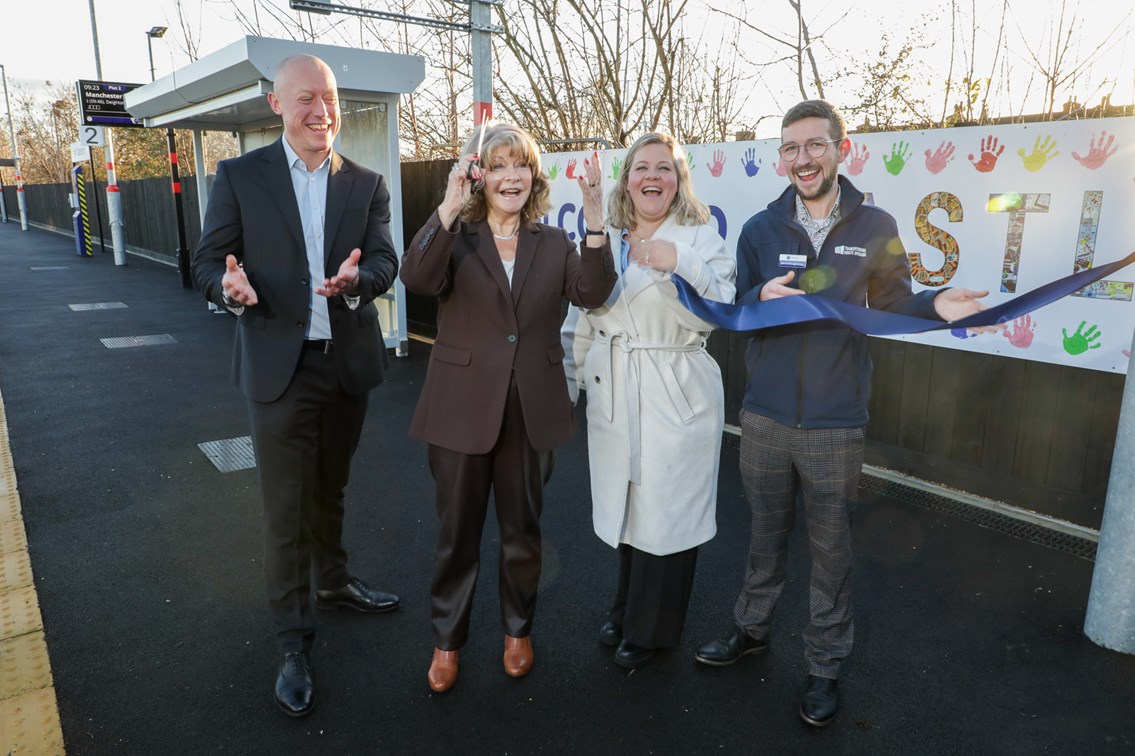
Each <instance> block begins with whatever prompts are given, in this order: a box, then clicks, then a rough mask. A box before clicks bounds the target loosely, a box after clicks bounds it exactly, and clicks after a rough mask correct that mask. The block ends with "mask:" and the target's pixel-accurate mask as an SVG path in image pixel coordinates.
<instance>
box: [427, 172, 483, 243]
mask: <svg viewBox="0 0 1135 756" xmlns="http://www.w3.org/2000/svg"><path fill="white" fill-rule="evenodd" d="M478 158H479V156H477V155H462V156H461V157H460V158H458V159H457V162H455V163H454V164H453V168H452V169H451V170H450V171H449V182H448V183H447V184H446V185H445V197H444V198H443V199H442V201H441V204H440V205H439V206H438V208H437V214H438V217H439V218H440V219H441V223H442V225H443V226H445V227H446V228H449V227H450V226H452V225H453V220H454V218H456V217H457V215H458V214H459V213H460V212H461V208H463V207H465V203H466V202H468V201H469V193H470V192H472V191H473V187H474V186H475V184H476V182H478V181H480V180H481V178H482V175H481V166H480V165H479V164H478V162H477V161H478Z"/></svg>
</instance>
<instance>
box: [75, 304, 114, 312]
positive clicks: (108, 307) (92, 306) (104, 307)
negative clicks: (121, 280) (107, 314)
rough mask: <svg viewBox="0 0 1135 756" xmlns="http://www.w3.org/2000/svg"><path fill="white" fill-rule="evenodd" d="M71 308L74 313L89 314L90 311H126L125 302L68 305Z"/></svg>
mask: <svg viewBox="0 0 1135 756" xmlns="http://www.w3.org/2000/svg"><path fill="white" fill-rule="evenodd" d="M67 306H68V307H70V308H71V311H72V312H88V311H90V310H124V309H126V304H125V303H124V302H93V303H91V304H73V305H67Z"/></svg>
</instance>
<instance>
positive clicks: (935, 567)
mask: <svg viewBox="0 0 1135 756" xmlns="http://www.w3.org/2000/svg"><path fill="white" fill-rule="evenodd" d="M0 282H2V288H3V291H4V297H3V299H0V392H2V400H3V409H4V417H3V420H2V421H0V431H3V433H0V435H2V436H3V444H2V445H0V462H3V461H4V460H5V459H6V458H7V455H6V453H5V452H7V451H8V450H9V449H10V458H11V463H9V464H8V465H7V467H5V468H4V474H3V475H2V476H0V550H2V552H3V558H2V561H0V564H2V565H3V566H2V568H0V578H2V580H0V675H2V677H0V754H3V753H8V752H12V753H15V754H27V753H59V752H61V750H62V746H61V742H62V744H65V746H66V751H67V752H68V753H72V754H88V753H89V754H170V753H175V754H180V753H187V754H194V753H204V752H218V751H220V752H228V753H240V754H257V753H264V754H269V753H270V754H282V753H304V754H309V753H329V754H330V753H335V754H338V753H357V754H364V753H379V752H382V753H394V754H415V755H416V754H448V753H460V754H506V753H507V754H538V753H550V754H559V753H573V754H574V753H579V754H616V753H617V754H648V753H652V754H705V753H722V754H752V753H771V754H785V753H789V754H792V753H811V752H820V751H821V750H823V751H824V752H830V753H849V754H950V753H958V754H1017V753H1019V754H1037V753H1053V754H1081V753H1082V754H1112V753H1114V754H1129V753H1132V752H1135V718H1133V717H1132V716H1131V713H1132V708H1131V706H1132V701H1133V700H1135V657H1130V656H1126V655H1122V654H1117V653H1114V652H1111V651H1107V650H1104V649H1102V648H1099V647H1098V646H1096V645H1094V644H1093V643H1091V642H1090V641H1089V640H1087V639H1086V638H1085V637H1084V635H1083V633H1082V622H1083V619H1084V612H1085V606H1086V603H1087V596H1088V589H1089V586H1090V581H1091V571H1092V562H1091V561H1090V559H1089V558H1085V557H1084V556H1083V553H1081V554H1080V555H1077V554H1076V553H1072V552H1070V551H1069V550H1064V549H1057V548H1050V547H1047V546H1044V545H1041V544H1038V543H1034V542H1030V541H1028V540H1024V539H1021V538H1016V537H1013V536H1011V535H1008V534H1006V533H1003V532H999V531H997V530H995V529H990V528H986V527H981V526H979V525H978V524H975V523H973V522H971V521H968V520H966V519H964V518H963V517H958V516H955V515H953V514H950V513H948V512H943V511H936V510H933V509H928V508H926V507H923V506H918V505H916V504H913V503H910V502H909V501H907V500H906V499H904V497H902V496H897V497H896V496H893V495H892V494H893V493H894V491H893V489H891V488H884V487H880V486H877V485H866V484H865V486H864V489H863V501H862V503H861V506H860V509H859V511H858V513H857V521H856V525H855V531H854V536H855V548H856V558H857V563H856V574H855V590H856V608H857V622H856V649H855V653H854V656H853V658H852V659H851V660H850V662H849V663H848V665H847V668H846V672H845V675H844V679H843V681H842V684H841V686H842V687H841V690H842V693H843V705H842V708H841V711H840V714H839V717H838V718H837V720H836V722H835V723H834V724H833V725H832V726H831V727H829V728H827V729H826V730H822V731H814V730H812V729H810V728H807V727H805V726H804V725H802V724H801V723H800V721H799V719H798V718H797V716H796V700H797V695H798V691H799V688H800V685H801V682H802V680H803V677H804V669H805V668H804V663H803V658H802V646H801V641H800V629H801V626H802V623H803V621H804V618H805V616H806V612H807V608H806V607H807V600H806V596H805V591H806V584H807V577H806V570H807V564H806V559H805V556H806V555H805V546H806V544H805V541H804V538H803V535H802V534H800V533H797V534H794V538H793V541H792V548H793V551H792V554H791V557H790V562H789V569H790V574H791V576H792V579H791V581H790V583H789V585H788V587H787V589H786V592H785V595H784V597H783V599H782V601H781V606H780V608H779V612H778V616H777V619H776V622H775V623H774V630H773V632H774V635H773V646H772V650H771V651H770V653H769V654H767V655H765V656H764V657H759V658H753V657H749V658H746V659H745V660H743V661H742V662H740V663H738V664H736V665H734V666H733V667H729V668H725V669H711V668H708V667H704V666H702V665H699V664H697V663H696V662H694V660H693V651H694V649H695V648H696V647H697V646H698V645H699V644H700V643H701V642H703V641H705V640H707V639H709V638H711V637H714V636H715V635H716V634H718V633H720V632H722V631H723V630H724V629H725V628H726V627H727V626H728V624H729V623H730V615H731V607H732V603H733V600H734V598H735V596H736V593H737V590H738V588H739V584H740V578H741V573H742V567H743V563H744V558H745V553H746V549H747V541H748V527H749V515H748V510H747V507H746V505H745V502H744V499H743V496H742V494H741V487H740V481H739V476H738V474H737V448H736V442H735V440H734V439H733V438H732V437H727V438H726V439H725V440H724V442H723V458H722V473H721V490H720V496H719V508H718V525H719V533H718V535H717V537H716V538H715V539H714V540H713V541H711V542H710V543H709V544H707V545H706V546H705V547H703V548H702V549H701V552H700V554H699V562H698V572H697V577H696V582H695V587H694V597H693V601H692V605H691V610H690V617H689V620H688V623H687V627H686V634H685V637H684V639H683V642H682V647H681V648H680V649H678V650H677V651H675V652H673V653H669V654H665V655H663V656H661V658H659V659H657V661H656V662H655V663H653V664H651V665H650V666H648V667H646V668H644V669H641V670H639V671H637V672H634V673H630V674H628V673H627V672H626V671H625V670H622V669H620V668H619V667H617V666H615V665H614V664H613V662H612V661H611V658H610V656H611V653H610V650H609V649H608V648H606V647H605V646H601V645H600V644H599V643H598V642H597V640H596V630H597V628H598V626H599V625H600V623H601V622H602V621H603V618H604V610H605V608H606V606H607V603H608V601H609V600H610V598H611V594H612V588H613V580H614V573H615V567H616V560H615V556H614V553H613V552H612V551H611V550H610V549H608V548H607V547H606V546H604V545H603V544H601V543H600V542H599V541H598V540H597V539H596V538H595V536H594V535H593V533H592V532H591V525H590V511H589V499H588V490H587V489H588V486H587V456H586V444H585V437H584V435H583V434H582V433H581V434H577V436H576V437H575V438H574V439H573V440H572V441H571V442H570V443H568V444H567V445H565V446H564V447H563V448H562V449H561V450H560V451H559V452H558V454H557V457H556V471H555V475H554V477H553V480H552V483H551V484H550V486H549V489H548V501H547V505H546V512H545V517H544V527H545V544H546V545H545V568H544V576H543V580H542V588H541V594H540V607H539V612H538V617H537V621H536V628H535V632H534V636H533V637H534V640H535V646H536V652H537V660H536V665H535V668H534V670H533V672H532V673H531V674H530V675H529V676H528V677H526V678H524V679H522V680H513V679H510V678H508V677H506V676H505V675H504V673H503V671H502V669H501V666H500V655H501V644H502V639H501V631H500V630H499V623H498V620H497V617H496V614H497V612H496V608H495V606H496V581H495V579H494V577H495V573H496V562H497V556H496V548H495V545H496V527H495V524H494V523H492V522H490V523H489V524H488V526H487V527H486V531H485V538H484V540H485V544H484V549H483V553H484V565H483V568H484V569H483V576H482V580H481V583H480V591H479V593H478V595H477V597H476V602H475V605H476V606H475V611H474V616H473V630H472V637H471V639H470V642H469V644H468V645H467V646H466V648H465V649H464V651H463V653H462V667H461V678H460V681H459V682H458V684H457V686H456V687H455V688H454V689H453V690H452V691H450V692H449V693H446V694H444V695H435V694H432V693H431V692H430V691H429V689H428V688H427V686H426V681H425V673H426V667H427V665H428V663H429V658H430V652H431V642H430V632H429V604H428V591H429V581H430V576H431V571H432V560H433V546H434V538H435V535H436V517H435V514H434V511H433V505H432V495H431V490H432V489H431V481H430V476H429V472H428V470H427V468H426V463H425V452H424V449H423V448H422V447H421V445H419V444H418V443H416V442H413V441H410V440H409V439H408V438H407V437H406V429H407V426H408V424H409V418H410V413H411V411H412V409H413V405H414V402H415V400H416V397H417V394H418V391H419V390H420V387H421V382H422V379H423V377H424V374H425V369H426V364H427V359H428V348H427V347H425V346H424V345H421V344H419V343H417V342H412V347H411V350H410V355H409V357H406V358H400V359H397V360H395V361H394V365H393V367H392V369H391V371H390V376H389V380H388V382H387V383H386V384H385V385H384V386H382V387H381V388H380V389H378V390H377V391H375V392H374V394H373V395H372V404H371V411H370V415H369V417H368V421H367V425H366V427H365V429H364V434H363V441H362V444H361V447H360V449H359V452H358V456H357V458H356V464H355V474H354V476H353V479H352V482H351V486H350V488H349V491H348V499H349V502H348V507H349V511H348V521H347V546H348V549H349V551H350V553H351V555H352V570H353V572H354V573H356V574H358V575H359V576H360V577H362V578H364V579H366V580H368V581H370V582H372V583H373V584H375V585H376V586H379V587H381V588H384V589H388V590H393V591H395V592H398V593H400V594H401V596H402V599H403V606H402V609H401V610H400V611H399V612H396V613H394V614H391V615H382V616H378V617H366V616H360V615H354V614H347V613H327V614H322V613H321V614H320V616H319V622H320V624H319V635H318V639H317V646H316V649H315V652H314V654H313V663H314V666H315V671H316V679H317V683H318V688H319V703H318V706H317V709H316V711H315V713H314V714H313V715H312V716H311V717H308V718H306V719H303V720H300V721H290V720H286V719H285V718H283V717H282V716H280V715H279V714H278V713H277V712H276V710H275V707H274V706H273V704H272V699H271V686H272V681H273V677H274V671H273V667H274V662H275V654H274V650H273V647H272V643H271V639H270V637H269V633H268V620H267V616H266V611H265V608H264V598H263V588H262V580H261V568H260V516H259V501H258V499H259V495H258V489H257V485H256V480H255V471H254V470H251V469H246V468H244V469H233V470H232V471H231V472H222V470H221V469H220V468H219V467H218V466H217V464H215V463H214V461H213V460H214V459H221V458H220V457H217V456H216V455H215V454H214V457H212V458H211V457H210V456H209V455H207V454H206V452H205V451H204V450H203V448H202V445H203V444H204V445H206V447H205V448H207V449H210V450H214V449H215V448H217V447H218V446H223V445H217V444H213V445H212V446H210V445H209V444H210V443H211V442H219V441H232V442H233V443H232V444H231V445H230V446H231V448H232V449H233V450H235V451H236V452H238V453H237V454H235V455H234V456H232V457H230V458H229V459H228V461H229V462H230V463H231V464H229V465H228V466H225V465H222V466H224V467H226V469H230V468H242V462H241V455H240V454H239V452H240V450H241V441H240V440H241V439H243V438H244V437H246V436H247V435H248V423H247V419H246V417H245V411H244V405H243V401H242V400H241V398H240V396H239V394H238V392H237V391H236V389H234V388H233V387H232V386H230V385H229V382H228V372H229V359H230V354H231V343H232V329H233V321H232V319H231V317H229V316H228V315H216V314H211V313H210V312H209V311H208V309H207V308H206V305H205V303H204V301H203V300H202V299H201V298H200V296H199V295H197V294H196V293H195V292H192V291H186V290H183V289H181V288H180V287H179V284H178V279H177V275H176V272H175V271H173V270H172V269H170V268H167V267H163V266H161V265H158V264H156V263H152V262H149V261H146V260H140V259H136V258H133V257H132V258H131V259H130V264H129V265H127V266H125V267H121V268H119V267H115V266H114V264H113V259H112V255H109V254H108V255H101V254H99V253H98V252H96V256H95V257H94V258H89V259H85V258H78V257H76V256H75V254H74V246H73V244H72V241H71V239H69V238H67V237H64V236H59V235H55V234H51V233H47V232H44V231H39V230H32V231H28V232H21V231H20V230H19V226H18V224H14V223H9V224H7V225H2V224H0ZM111 347H114V348H111ZM234 440H235V441H234ZM25 532H26V538H25V535H24V534H25ZM25 543H26V548H25ZM1088 553H1089V554H1090V550H1088ZM27 555H30V568H29V567H28V563H29V557H28V556H27ZM33 577H34V580H33ZM37 601H38V608H36V607H37V604H36V602H37ZM12 607H18V611H13V610H12ZM41 618H42V619H41ZM41 627H42V629H40V628H41ZM44 639H45V640H46V649H47V654H48V656H49V657H50V671H48V665H47V662H46V660H45V659H44V657H43V648H44ZM52 684H53V686H54V688H52V687H50V686H51V685H52ZM56 705H57V708H56ZM56 717H57V719H56ZM60 723H61V729H60Z"/></svg>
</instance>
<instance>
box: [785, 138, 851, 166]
mask: <svg viewBox="0 0 1135 756" xmlns="http://www.w3.org/2000/svg"><path fill="white" fill-rule="evenodd" d="M842 141H843V140H842V139H809V140H808V141H807V142H805V143H804V145H803V146H804V149H805V150H807V152H808V156H809V157H813V158H821V157H823V156H824V153H825V152H827V151H828V145H829V144H839V143H840V142H842ZM777 152H779V153H780V157H781V158H782V159H784V160H787V161H788V162H790V163H791V162H792V161H793V160H795V159H796V158H797V157H798V156H799V155H800V145H798V144H796V142H789V143H788V144H782V145H780V149H778V150H777Z"/></svg>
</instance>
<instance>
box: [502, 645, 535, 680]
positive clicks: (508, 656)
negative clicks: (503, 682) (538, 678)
mask: <svg viewBox="0 0 1135 756" xmlns="http://www.w3.org/2000/svg"><path fill="white" fill-rule="evenodd" d="M532 661H533V654H532V638H531V637H529V636H527V635H526V636H524V637H523V638H513V637H512V636H511V635H505V636H504V671H505V672H506V673H507V674H508V675H509V677H524V676H525V675H526V674H528V672H529V670H531V669H532Z"/></svg>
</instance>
